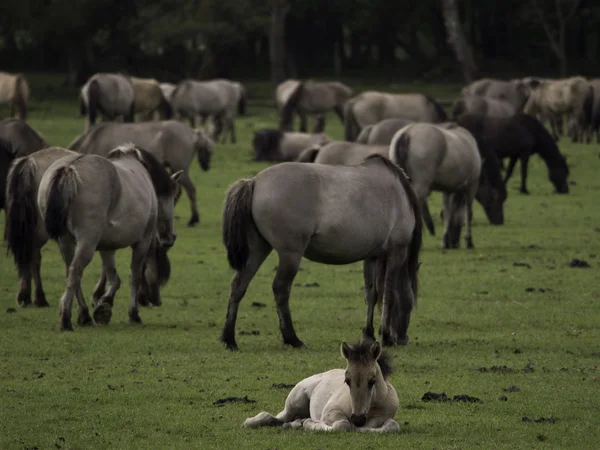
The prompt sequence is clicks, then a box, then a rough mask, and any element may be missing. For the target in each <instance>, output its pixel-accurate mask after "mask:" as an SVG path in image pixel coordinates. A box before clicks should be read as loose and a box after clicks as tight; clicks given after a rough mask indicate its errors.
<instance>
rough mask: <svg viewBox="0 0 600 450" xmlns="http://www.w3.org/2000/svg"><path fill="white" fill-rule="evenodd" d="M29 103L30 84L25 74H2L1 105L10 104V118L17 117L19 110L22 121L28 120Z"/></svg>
mask: <svg viewBox="0 0 600 450" xmlns="http://www.w3.org/2000/svg"><path fill="white" fill-rule="evenodd" d="M28 101H29V84H28V83H27V80H26V79H25V77H24V76H23V74H22V73H17V74H12V73H7V72H0V105H1V104H3V103H8V104H9V106H10V117H15V115H16V110H17V109H18V110H19V117H20V118H21V120H26V119H27V102H28Z"/></svg>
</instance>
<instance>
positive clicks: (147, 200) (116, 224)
mask: <svg viewBox="0 0 600 450" xmlns="http://www.w3.org/2000/svg"><path fill="white" fill-rule="evenodd" d="M179 175H180V173H179V172H178V173H175V174H173V175H172V176H169V174H168V173H167V171H166V170H165V169H164V168H163V166H162V165H161V164H160V162H158V161H157V160H156V158H154V157H153V156H152V155H151V154H150V153H148V152H146V151H144V150H141V149H138V148H135V147H134V146H133V145H126V146H122V147H118V148H117V149H115V150H113V151H112V152H111V153H110V154H109V155H108V159H107V158H103V157H101V156H97V155H77V156H67V157H64V158H61V159H59V160H57V161H55V162H54V163H53V164H52V165H51V166H50V167H49V168H48V170H47V171H46V172H45V173H44V176H43V177H42V180H41V182H40V186H39V192H38V205H39V209H40V213H41V215H42V217H43V218H44V225H45V228H46V231H47V233H48V236H50V238H51V239H54V240H56V241H58V245H59V247H60V251H61V255H62V257H63V260H64V262H65V265H66V268H67V273H68V275H67V288H66V291H65V293H64V295H63V297H62V299H61V302H60V329H61V330H73V326H72V324H71V309H72V304H73V297H75V296H76V297H77V302H78V304H79V317H78V323H79V325H91V323H92V319H91V317H90V314H89V311H88V307H87V305H86V303H85V300H84V299H83V295H82V294H81V277H82V275H83V271H84V269H85V267H86V266H87V265H88V264H89V263H90V262H91V260H92V258H93V256H94V253H95V252H96V251H97V250H98V251H100V255H101V257H102V269H103V271H104V273H105V274H106V280H105V281H107V283H108V290H106V291H105V292H102V291H104V290H105V288H106V283H103V282H102V280H101V281H100V283H98V285H97V286H96V289H95V292H94V296H95V297H99V298H98V302H97V303H96V307H95V310H94V320H95V321H96V322H97V323H101V324H108V323H109V322H110V318H111V316H112V299H113V298H114V296H115V293H116V292H117V290H118V289H119V286H120V280H119V277H118V275H117V271H116V267H115V251H116V250H118V249H121V248H125V247H131V248H132V256H131V278H130V284H131V302H130V306H129V320H130V321H131V322H135V323H141V319H140V316H139V310H138V305H139V297H140V295H142V292H141V291H142V290H143V275H144V273H143V272H144V267H145V262H146V261H147V258H148V255H149V254H150V253H151V252H153V251H154V248H153V247H154V245H156V236H157V235H158V243H159V244H160V245H161V246H162V247H164V248H169V247H171V246H173V244H174V243H175V238H176V235H175V232H174V230H173V203H174V200H175V194H176V188H175V187H176V181H177V178H178V177H179Z"/></svg>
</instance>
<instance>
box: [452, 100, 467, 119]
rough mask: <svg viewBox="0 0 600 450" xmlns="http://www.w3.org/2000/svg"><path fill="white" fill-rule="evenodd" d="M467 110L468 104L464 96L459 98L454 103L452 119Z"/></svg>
mask: <svg viewBox="0 0 600 450" xmlns="http://www.w3.org/2000/svg"><path fill="white" fill-rule="evenodd" d="M465 112H467V105H466V102H465V100H464V99H463V98H459V99H458V100H456V101H455V102H454V104H453V105H452V113H451V114H452V119H456V118H457V117H458V116H460V115H461V114H463V113H465Z"/></svg>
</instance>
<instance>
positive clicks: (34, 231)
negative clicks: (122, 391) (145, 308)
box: [0, 147, 170, 307]
mask: <svg viewBox="0 0 600 450" xmlns="http://www.w3.org/2000/svg"><path fill="white" fill-rule="evenodd" d="M0 155H1V154H0ZM78 156H79V154H78V153H75V152H72V151H69V150H66V149H63V148H59V147H50V148H46V149H44V150H40V151H38V152H35V153H33V154H31V155H29V156H27V157H23V158H20V159H18V160H17V161H16V162H15V164H14V166H13V167H12V169H11V172H10V175H9V177H8V188H7V208H6V216H5V220H6V225H5V227H4V229H5V235H4V240H5V243H6V245H7V248H8V251H10V252H11V253H12V254H13V258H14V261H15V265H16V266H17V269H18V273H19V277H20V278H21V285H20V289H19V293H18V294H17V306H23V307H26V306H30V305H31V304H32V302H31V280H32V277H33V280H34V282H35V297H34V301H33V306H36V307H45V306H50V305H49V304H48V302H47V300H46V295H45V293H44V289H43V286H42V279H41V274H40V269H41V262H42V254H41V249H42V248H43V247H44V245H45V244H46V242H48V240H49V237H48V233H47V232H46V228H45V227H44V221H43V218H42V217H41V213H40V211H39V208H38V203H37V196H38V190H39V185H40V182H41V179H42V176H43V175H44V173H45V172H46V170H47V169H48V167H50V165H52V164H53V163H54V162H55V161H57V160H59V159H61V158H70V160H73V159H75V158H76V157H78ZM155 248H156V251H155V253H154V254H152V255H150V258H149V260H148V262H147V267H146V270H145V272H144V273H145V280H144V281H145V282H146V284H147V286H148V289H147V292H148V295H147V297H148V298H147V299H146V298H142V302H141V303H142V304H143V305H147V304H153V305H155V306H158V305H160V304H161V300H160V291H159V289H158V287H159V286H162V285H164V284H165V283H166V282H167V281H168V279H169V271H170V263H169V259H168V257H167V255H166V251H165V250H164V249H162V248H161V247H160V246H158V245H157V246H155ZM102 278H103V279H105V278H106V274H105V273H104V272H103V273H102ZM98 298H99V296H98V295H96V296H95V297H94V300H93V302H92V303H93V304H95V302H96V301H97V300H98Z"/></svg>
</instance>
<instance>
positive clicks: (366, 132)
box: [356, 118, 414, 145]
mask: <svg viewBox="0 0 600 450" xmlns="http://www.w3.org/2000/svg"><path fill="white" fill-rule="evenodd" d="M411 123H414V121H412V120H409V119H402V118H394V119H385V120H382V121H381V122H378V123H376V124H375V125H368V126H366V127H364V128H363V129H362V131H361V132H360V134H359V135H358V137H357V138H356V142H357V143H358V144H370V145H390V143H391V142H392V139H393V138H394V135H395V134H396V131H398V130H399V129H400V128H403V127H405V126H406V125H408V124H411Z"/></svg>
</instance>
